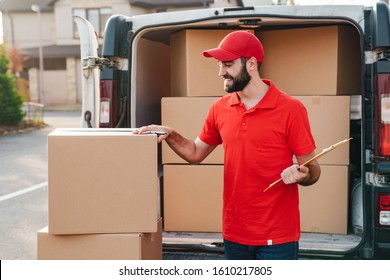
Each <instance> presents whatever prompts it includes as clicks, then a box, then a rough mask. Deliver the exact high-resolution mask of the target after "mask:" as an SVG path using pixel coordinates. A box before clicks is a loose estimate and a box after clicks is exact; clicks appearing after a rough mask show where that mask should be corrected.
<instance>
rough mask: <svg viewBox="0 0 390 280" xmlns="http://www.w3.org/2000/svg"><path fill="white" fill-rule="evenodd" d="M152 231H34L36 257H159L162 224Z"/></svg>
mask: <svg viewBox="0 0 390 280" xmlns="http://www.w3.org/2000/svg"><path fill="white" fill-rule="evenodd" d="M157 228H158V231H157V232H155V233H118V234H78V235H53V234H49V230H48V227H45V228H43V229H41V230H40V231H38V234H37V259H38V260H161V259H162V223H161V219H159V220H158V222H157Z"/></svg>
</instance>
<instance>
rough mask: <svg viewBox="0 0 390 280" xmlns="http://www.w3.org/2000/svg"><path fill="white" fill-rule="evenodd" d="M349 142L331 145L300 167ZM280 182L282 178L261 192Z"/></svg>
mask: <svg viewBox="0 0 390 280" xmlns="http://www.w3.org/2000/svg"><path fill="white" fill-rule="evenodd" d="M351 140H352V138H347V139H344V140H342V141H340V142H338V143H336V144H333V145H332V146H329V147H328V148H325V149H323V150H322V152H321V153H319V154H318V155H315V156H314V157H312V158H311V159H309V160H307V161H306V162H304V163H303V164H301V165H304V166H308V165H309V164H310V163H311V162H312V161H314V160H316V159H318V158H320V157H322V156H323V155H326V154H327V153H329V152H330V151H333V150H334V149H336V148H337V147H340V146H341V145H344V144H345V143H348V142H349V141H351ZM280 181H282V178H280V179H279V180H277V181H275V182H273V183H272V184H270V185H269V186H268V187H267V188H265V189H264V190H263V192H266V191H267V190H268V189H270V188H272V187H273V186H275V185H276V184H277V183H279V182H280Z"/></svg>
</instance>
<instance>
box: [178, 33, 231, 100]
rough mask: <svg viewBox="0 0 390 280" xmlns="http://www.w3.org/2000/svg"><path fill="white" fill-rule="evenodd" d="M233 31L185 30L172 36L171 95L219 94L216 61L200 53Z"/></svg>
mask: <svg viewBox="0 0 390 280" xmlns="http://www.w3.org/2000/svg"><path fill="white" fill-rule="evenodd" d="M232 31H233V30H184V31H180V32H178V33H176V34H173V35H172V36H171V90H172V96H222V95H225V94H226V92H225V90H224V86H223V80H222V79H221V78H220V77H219V76H218V72H219V68H218V63H217V61H216V60H215V59H213V58H205V57H203V55H202V52H203V51H204V50H206V49H211V48H216V47H218V45H219V43H220V42H221V41H222V39H223V38H224V37H225V36H226V35H227V34H229V33H230V32H232Z"/></svg>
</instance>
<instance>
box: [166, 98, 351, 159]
mask: <svg viewBox="0 0 390 280" xmlns="http://www.w3.org/2000/svg"><path fill="white" fill-rule="evenodd" d="M295 98H297V99H298V100H300V101H301V102H302V103H303V104H304V105H305V107H306V109H307V112H308V115H309V121H310V125H311V130H312V134H313V137H314V139H315V141H316V145H317V149H316V153H317V154H318V153H320V152H321V151H322V149H324V148H327V147H329V146H330V145H333V144H335V143H337V142H339V141H341V140H344V139H346V138H349V135H350V131H349V130H350V129H349V118H350V97H349V96H295ZM216 99H217V97H167V98H162V100H161V106H162V110H161V111H162V116H161V119H162V124H163V125H167V126H170V127H173V128H175V130H177V131H179V132H180V133H181V134H182V135H184V136H185V137H187V138H189V139H195V138H196V137H197V136H198V135H199V133H200V131H201V129H202V127H203V122H204V119H205V117H206V115H207V112H208V110H209V108H210V106H211V104H212V103H213V102H214V101H215V100H216ZM223 160H224V154H223V147H222V145H220V146H218V147H217V148H216V149H215V150H214V151H213V152H212V153H211V154H210V155H209V156H208V157H207V158H206V159H205V160H204V161H203V162H202V164H223ZM162 161H163V163H164V164H167V163H173V164H176V163H186V162H185V161H184V160H183V159H182V158H180V157H179V156H178V155H176V153H175V152H174V151H173V150H172V149H171V148H170V147H169V146H168V144H166V143H165V142H163V143H162ZM318 162H319V163H320V164H334V165H347V164H349V144H346V145H344V146H342V147H340V148H337V149H336V150H334V151H332V152H331V153H329V154H327V155H326V156H324V157H322V158H320V159H319V160H318Z"/></svg>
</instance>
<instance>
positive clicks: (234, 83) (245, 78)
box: [219, 58, 251, 93]
mask: <svg viewBox="0 0 390 280" xmlns="http://www.w3.org/2000/svg"><path fill="white" fill-rule="evenodd" d="M246 61H247V59H241V58H238V59H236V60H232V61H220V62H219V76H220V77H222V78H223V79H224V87H225V91H226V92H228V93H232V92H236V91H242V90H243V89H244V88H245V87H246V86H247V85H248V83H249V82H250V80H251V76H250V75H249V73H248V71H247V68H246Z"/></svg>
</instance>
